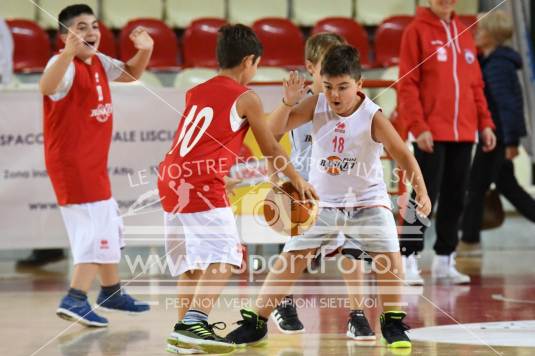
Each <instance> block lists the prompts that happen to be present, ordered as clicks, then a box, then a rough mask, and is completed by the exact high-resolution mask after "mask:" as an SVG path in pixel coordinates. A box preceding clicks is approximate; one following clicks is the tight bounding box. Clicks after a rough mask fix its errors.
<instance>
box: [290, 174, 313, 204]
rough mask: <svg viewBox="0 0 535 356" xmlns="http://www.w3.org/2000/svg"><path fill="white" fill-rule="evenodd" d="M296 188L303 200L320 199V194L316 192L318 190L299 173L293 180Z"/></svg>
mask: <svg viewBox="0 0 535 356" xmlns="http://www.w3.org/2000/svg"><path fill="white" fill-rule="evenodd" d="M291 182H292V185H293V186H294V188H295V189H296V190H297V191H298V192H299V197H300V199H301V200H308V199H312V200H319V199H320V198H319V196H318V194H317V193H316V190H315V189H314V187H313V186H312V184H310V183H309V182H307V181H306V180H304V179H303V177H301V176H300V175H297V178H295V179H294V180H292V181H291Z"/></svg>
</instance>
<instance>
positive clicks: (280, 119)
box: [268, 71, 318, 135]
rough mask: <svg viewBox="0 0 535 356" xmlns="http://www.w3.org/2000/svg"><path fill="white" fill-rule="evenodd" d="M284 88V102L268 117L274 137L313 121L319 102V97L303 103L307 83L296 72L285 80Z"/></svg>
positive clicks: (308, 99)
mask: <svg viewBox="0 0 535 356" xmlns="http://www.w3.org/2000/svg"><path fill="white" fill-rule="evenodd" d="M283 87H284V96H283V99H282V102H281V103H280V105H279V106H278V107H277V108H276V109H275V110H273V112H271V113H270V114H269V115H268V124H269V128H270V130H271V132H273V134H274V135H283V134H285V133H286V132H288V131H290V130H293V129H295V128H296V127H299V126H301V125H303V124H305V123H306V122H308V121H310V120H312V116H313V114H314V108H315V107H316V102H317V100H318V98H317V96H312V97H309V98H306V99H305V100H303V101H301V99H302V98H303V96H304V95H305V91H306V88H305V82H304V79H303V77H301V76H300V75H299V74H298V73H297V72H295V71H294V72H291V73H290V77H289V78H288V79H287V80H284V83H283ZM300 101H301V102H300Z"/></svg>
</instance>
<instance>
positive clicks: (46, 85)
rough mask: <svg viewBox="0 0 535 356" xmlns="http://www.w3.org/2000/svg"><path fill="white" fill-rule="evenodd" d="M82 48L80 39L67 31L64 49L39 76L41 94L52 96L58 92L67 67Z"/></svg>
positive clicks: (72, 32)
mask: <svg viewBox="0 0 535 356" xmlns="http://www.w3.org/2000/svg"><path fill="white" fill-rule="evenodd" d="M83 48H84V41H83V39H82V37H80V36H79V35H78V34H77V33H76V32H75V31H73V30H69V33H68V35H67V39H66V40H65V49H64V50H63V51H62V52H61V53H60V54H59V55H58V57H57V60H56V61H55V62H54V63H52V64H51V65H50V66H49V67H48V68H47V69H46V70H45V72H44V73H43V75H42V76H41V80H40V81H39V90H40V91H41V94H43V95H52V94H54V93H55V92H56V91H57V90H58V87H59V86H60V84H61V81H62V80H63V77H64V76H65V73H66V72H67V69H68V68H69V65H70V64H71V63H72V61H73V60H74V57H76V55H77V54H78V53H79V52H80V50H82V49H83Z"/></svg>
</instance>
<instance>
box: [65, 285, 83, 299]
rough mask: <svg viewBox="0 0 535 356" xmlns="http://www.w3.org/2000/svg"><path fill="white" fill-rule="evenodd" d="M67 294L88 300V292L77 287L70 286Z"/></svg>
mask: <svg viewBox="0 0 535 356" xmlns="http://www.w3.org/2000/svg"><path fill="white" fill-rule="evenodd" d="M67 294H68V295H69V296H71V297H72V298H74V299H78V300H87V293H86V292H84V291H83V290H80V289H76V288H69V290H68V292H67Z"/></svg>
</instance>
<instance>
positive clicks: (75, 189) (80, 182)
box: [44, 56, 113, 205]
mask: <svg viewBox="0 0 535 356" xmlns="http://www.w3.org/2000/svg"><path fill="white" fill-rule="evenodd" d="M73 64H74V69H75V71H74V79H73V82H72V86H71V88H70V90H69V91H68V93H67V95H66V96H65V97H63V98H62V99H60V100H57V101H54V100H52V99H51V98H50V97H48V96H45V97H44V146H45V163H46V169H47V171H48V175H49V176H50V180H51V181H52V186H53V187H54V191H55V193H56V198H57V200H58V204H59V205H66V204H81V203H89V202H94V201H99V200H105V199H109V198H110V197H111V188H110V180H109V177H108V152H109V149H110V144H111V137H112V119H113V109H112V105H111V95H110V89H109V86H108V77H107V75H106V71H105V69H104V67H103V65H102V63H101V62H100V59H99V58H98V56H94V57H93V58H92V62H91V64H87V63H84V62H83V61H81V60H79V59H77V58H75V59H74V61H73Z"/></svg>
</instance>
